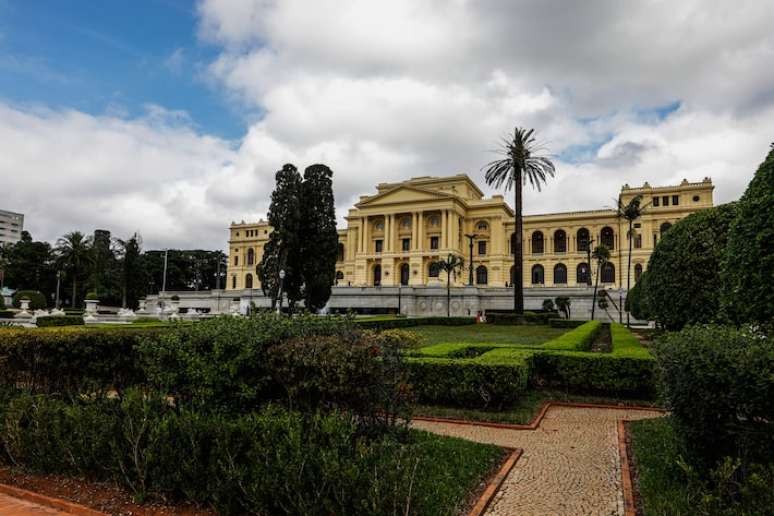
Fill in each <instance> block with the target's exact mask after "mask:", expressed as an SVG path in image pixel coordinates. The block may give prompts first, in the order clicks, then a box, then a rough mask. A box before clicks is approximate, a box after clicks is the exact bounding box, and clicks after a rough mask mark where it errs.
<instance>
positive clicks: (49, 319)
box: [36, 315, 83, 328]
mask: <svg viewBox="0 0 774 516" xmlns="http://www.w3.org/2000/svg"><path fill="white" fill-rule="evenodd" d="M36 324H37V325H38V327H41V328H43V327H47V326H82V325H83V316H80V315H46V316H43V317H38V318H37V319H36Z"/></svg>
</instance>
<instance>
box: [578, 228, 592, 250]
mask: <svg viewBox="0 0 774 516" xmlns="http://www.w3.org/2000/svg"><path fill="white" fill-rule="evenodd" d="M576 238H577V240H578V251H583V252H584V253H585V252H586V251H588V249H589V240H590V238H589V230H588V229H586V228H580V229H579V230H578V233H577V235H576Z"/></svg>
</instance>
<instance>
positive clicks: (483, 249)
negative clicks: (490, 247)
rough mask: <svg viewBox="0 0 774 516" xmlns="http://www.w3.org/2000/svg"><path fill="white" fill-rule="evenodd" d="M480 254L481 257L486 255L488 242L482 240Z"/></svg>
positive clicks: (479, 245) (479, 244) (479, 246)
mask: <svg viewBox="0 0 774 516" xmlns="http://www.w3.org/2000/svg"><path fill="white" fill-rule="evenodd" d="M478 254H479V256H483V255H485V254H486V240H480V241H479V242H478Z"/></svg>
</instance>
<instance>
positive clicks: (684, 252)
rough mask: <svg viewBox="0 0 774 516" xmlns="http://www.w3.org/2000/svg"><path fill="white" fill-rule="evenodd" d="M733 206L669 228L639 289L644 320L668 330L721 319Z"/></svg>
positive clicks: (705, 212)
mask: <svg viewBox="0 0 774 516" xmlns="http://www.w3.org/2000/svg"><path fill="white" fill-rule="evenodd" d="M734 217H736V205H735V204H724V205H721V206H717V207H715V208H709V209H706V210H701V211H698V212H696V213H693V214H691V215H689V216H688V217H686V218H684V219H683V220H681V221H680V222H678V223H676V224H675V225H674V226H672V227H671V228H670V229H669V231H667V232H666V233H665V234H664V237H663V238H662V239H661V241H660V242H659V243H658V245H657V246H656V248H655V249H654V251H653V254H652V255H651V257H650V261H649V262H648V270H647V281H645V282H644V283H643V287H642V288H643V293H642V295H643V297H644V302H645V304H646V305H647V307H648V315H649V316H650V318H652V319H655V320H656V321H658V322H659V323H661V324H662V325H663V326H664V327H665V328H667V329H668V330H679V329H681V328H682V327H683V326H685V325H687V324H695V323H707V322H713V321H717V320H718V319H719V318H720V295H719V292H720V291H721V289H722V287H721V281H720V267H721V264H722V261H723V257H724V256H725V252H726V241H727V239H728V232H729V226H730V224H731V222H732V221H733V220H734Z"/></svg>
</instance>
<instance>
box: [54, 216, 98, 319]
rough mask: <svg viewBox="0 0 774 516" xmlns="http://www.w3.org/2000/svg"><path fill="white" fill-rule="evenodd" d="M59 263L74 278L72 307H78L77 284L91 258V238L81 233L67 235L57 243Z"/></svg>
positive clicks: (75, 232)
mask: <svg viewBox="0 0 774 516" xmlns="http://www.w3.org/2000/svg"><path fill="white" fill-rule="evenodd" d="M56 254H57V261H58V262H59V264H60V265H61V266H62V267H64V268H65V269H66V270H67V271H69V272H70V274H72V278H73V299H72V301H71V306H72V307H73V308H75V307H76V306H77V304H76V302H77V297H78V290H77V282H78V274H81V273H82V272H83V270H84V268H85V267H86V264H87V263H88V261H89V259H90V258H91V238H89V237H87V236H84V234H83V233H81V232H80V231H73V232H71V233H66V234H65V235H64V236H62V238H60V239H59V240H57V241H56Z"/></svg>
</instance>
